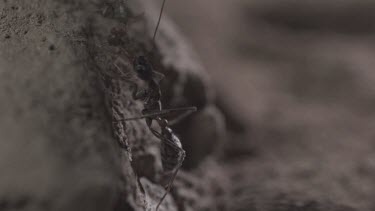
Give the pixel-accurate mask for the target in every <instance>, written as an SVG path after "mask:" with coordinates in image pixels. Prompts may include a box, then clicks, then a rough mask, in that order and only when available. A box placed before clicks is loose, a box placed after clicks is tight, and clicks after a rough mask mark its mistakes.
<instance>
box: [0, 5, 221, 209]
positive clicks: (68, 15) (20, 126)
mask: <svg viewBox="0 0 375 211" xmlns="http://www.w3.org/2000/svg"><path fill="white" fill-rule="evenodd" d="M127 3H128V2H126V1H99V0H98V1H94V0H93V1H89V0H87V1H79V2H75V1H57V0H56V1H47V0H33V1H1V2H0V11H1V16H0V31H1V37H0V39H1V42H0V49H1V51H0V76H1V79H0V80H1V82H0V87H1V89H0V99H1V101H0V114H1V115H0V116H1V118H0V138H1V142H0V171H1V174H0V210H14V209H21V210H101V211H102V210H153V209H154V207H155V205H156V204H157V203H158V201H159V199H160V197H161V195H162V194H163V193H164V189H163V188H162V186H161V185H160V184H161V183H163V181H164V182H165V180H166V179H168V177H165V176H163V174H162V168H161V164H160V155H159V144H158V140H157V139H156V138H155V137H153V136H152V135H151V133H150V132H149V131H148V129H147V127H146V125H145V123H144V121H143V120H139V121H133V122H121V123H118V122H116V123H113V120H114V119H115V118H121V117H124V116H128V117H129V116H138V115H139V114H140V111H141V109H142V102H137V101H134V100H133V99H132V98H131V92H130V90H129V86H130V85H131V84H132V83H137V84H138V85H140V86H142V83H141V81H139V80H138V79H137V78H136V77H135V76H134V74H133V69H132V60H133V58H134V57H135V56H137V55H139V54H143V55H146V56H147V58H149V59H150V61H152V63H153V65H154V66H155V68H157V70H159V71H161V72H163V73H164V74H165V75H166V79H165V80H164V81H163V92H164V91H165V98H164V100H163V101H164V105H165V107H175V106H183V105H197V106H199V108H200V109H201V110H202V111H200V112H198V113H197V114H195V115H194V116H193V117H192V118H190V119H188V120H187V122H186V121H185V122H184V121H182V122H181V123H180V126H178V127H179V128H180V129H179V130H180V131H182V132H181V138H182V140H183V141H185V143H183V144H184V145H185V144H186V145H188V146H189V148H191V150H190V151H191V152H193V151H194V150H193V149H194V148H198V147H199V148H202V147H200V146H199V145H200V143H198V142H186V140H187V139H184V138H185V137H186V138H189V139H197V140H201V139H202V140H203V141H208V142H207V143H212V142H215V140H216V139H217V137H218V136H219V135H218V127H216V126H215V125H221V124H222V123H221V122H222V119H221V117H220V115H219V117H214V118H213V117H210V116H212V112H211V111H208V110H207V109H204V108H205V107H207V106H208V105H209V106H210V107H213V108H212V109H209V110H215V109H214V107H215V106H214V105H213V91H212V90H211V88H210V86H209V82H208V78H207V76H205V73H204V72H203V69H202V68H201V66H200V65H199V63H198V62H197V61H196V60H195V59H194V58H193V56H192V55H193V54H192V52H191V50H190V49H189V45H188V44H186V43H185V42H184V41H183V38H182V37H181V36H180V35H179V33H178V32H177V31H176V30H175V29H174V27H173V24H172V23H170V22H169V21H168V20H167V19H165V20H164V21H163V23H162V26H161V28H160V35H158V36H159V37H158V42H157V44H156V46H157V48H156V49H155V50H154V51H152V52H151V51H150V50H148V49H151V46H152V43H151V40H150V36H149V32H150V30H149V27H147V25H145V23H152V20H154V19H155V18H154V17H155V16H154V14H156V13H155V12H156V10H154V9H153V7H152V6H150V4H149V3H147V2H144V3H142V2H130V3H129V5H128V4H127ZM145 8H146V9H145ZM149 11H150V13H149ZM142 12H144V15H143V16H142V15H141V16H137V15H139V14H141V13H142ZM151 16H153V17H152V18H151ZM150 20H151V22H150ZM146 21H147V22H146ZM152 27H153V26H152ZM152 27H151V28H152ZM114 106H116V109H117V110H116V111H119V112H117V113H114V112H113V110H114V109H113V108H114ZM116 115H120V116H116ZM214 116H215V115H214ZM207 118H208V120H207V121H208V122H207V124H209V125H211V128H210V129H209V130H208V131H206V133H205V134H203V136H206V137H202V136H200V137H196V136H191V135H189V134H191V133H197V132H199V129H197V128H193V127H192V128H191V129H189V128H184V125H186V124H187V125H189V124H192V123H191V122H196V121H202V119H207ZM203 121H204V120H203ZM189 122H190V123H189ZM201 129H202V128H201ZM183 131H184V132H183ZM207 137H208V139H209V140H206V139H207ZM217 140H219V139H217ZM188 143H189V144H188ZM126 144H128V145H129V147H130V149H131V154H130V149H129V150H127V149H126V148H125V147H124V146H125V145H126ZM210 148H212V147H211V146H207V145H206V149H203V151H202V152H201V153H200V154H199V153H198V155H197V157H198V158H199V159H195V158H194V159H193V158H191V159H190V158H189V159H188V163H191V166H198V165H199V164H200V163H201V162H202V159H203V157H205V156H202V154H207V152H206V151H207V150H208V152H210V151H212V150H211V149H210ZM189 156H190V152H189V153H188V157H189ZM195 156H196V155H194V157H195ZM130 158H131V159H132V160H133V161H132V162H130ZM195 174H198V173H194V172H190V173H188V172H184V171H181V175H184V176H183V179H182V178H181V177H180V176H179V177H178V178H177V180H176V184H177V185H176V188H175V189H174V190H173V193H172V194H171V195H170V196H168V197H167V198H166V200H165V203H163V205H162V207H161V209H160V210H177V209H178V208H179V209H181V210H199V209H211V208H212V207H214V206H215V203H214V201H213V200H212V198H213V195H214V194H213V193H212V192H211V186H209V185H202V186H200V187H199V185H198V186H197V184H196V185H192V184H195V183H197V182H198V179H194V178H195V177H196V176H194V175H195ZM136 175H138V177H136ZM167 176H168V175H167ZM137 178H138V179H139V182H137ZM202 178H204V176H202ZM194 181H195V182H194ZM188 187H189V192H188V193H186V191H185V192H184V190H187V188H188ZM197 187H199V188H200V189H201V190H198V189H196V188H197ZM203 199H205V200H203ZM177 207H178V208H177Z"/></svg>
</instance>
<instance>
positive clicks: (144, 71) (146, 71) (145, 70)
mask: <svg viewBox="0 0 375 211" xmlns="http://www.w3.org/2000/svg"><path fill="white" fill-rule="evenodd" d="M134 70H135V71H136V72H137V75H138V77H139V78H141V79H142V80H145V81H148V80H151V79H152V72H153V71H152V66H151V64H150V62H148V61H147V59H146V57H145V56H138V57H137V58H136V59H135V60H134Z"/></svg>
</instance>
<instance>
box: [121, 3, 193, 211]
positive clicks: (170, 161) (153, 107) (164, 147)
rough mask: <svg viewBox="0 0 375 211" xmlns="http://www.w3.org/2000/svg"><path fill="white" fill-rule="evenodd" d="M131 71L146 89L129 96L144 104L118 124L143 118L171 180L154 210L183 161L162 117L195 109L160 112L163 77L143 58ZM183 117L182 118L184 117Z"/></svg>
mask: <svg viewBox="0 0 375 211" xmlns="http://www.w3.org/2000/svg"><path fill="white" fill-rule="evenodd" d="M165 2H166V0H163V4H162V7H161V11H160V15H159V19H158V23H157V25H156V28H155V32H154V36H153V43H154V45H155V37H156V34H157V30H158V28H159V25H160V20H161V17H162V14H163V9H164V5H165ZM133 68H134V70H135V71H136V73H137V77H138V78H139V79H141V80H142V81H144V82H145V83H146V84H147V88H145V89H142V90H140V91H139V90H138V86H137V85H136V84H133V85H132V89H133V93H132V97H133V98H134V99H135V100H142V101H143V104H144V109H143V110H142V114H143V115H142V116H139V117H134V118H126V119H122V120H120V121H131V120H136V119H142V118H145V119H146V124H147V126H148V128H149V129H150V131H151V132H152V133H153V134H154V135H155V136H156V137H157V138H158V139H159V140H160V141H161V145H160V148H161V150H160V152H161V159H162V165H163V170H164V171H165V172H166V173H172V177H171V179H170V180H169V182H168V184H167V186H166V192H165V193H164V195H163V197H162V198H161V199H160V202H159V203H158V205H157V206H156V211H157V210H158V209H159V206H160V205H161V203H162V202H163V200H164V199H165V197H166V196H167V194H168V193H169V192H170V189H171V187H172V184H173V181H174V179H175V177H176V175H177V172H178V170H179V169H180V167H181V165H182V163H183V161H184V159H185V151H184V150H183V148H182V145H181V141H180V139H179V138H178V137H177V136H176V135H175V133H174V132H173V130H172V129H171V128H170V124H169V122H168V120H166V119H165V118H162V116H163V115H166V114H169V113H171V112H176V111H184V112H185V115H187V114H189V113H191V112H194V111H196V110H197V108H196V107H182V108H172V109H162V104H161V100H160V99H161V90H160V81H161V80H162V79H163V78H164V75H163V74H161V73H159V72H156V71H154V69H153V67H152V65H151V64H150V62H149V61H148V60H147V59H146V57H145V56H138V57H137V58H136V59H134V62H133ZM185 115H184V116H185ZM153 121H155V122H156V123H157V124H158V126H159V128H160V132H159V131H157V130H155V129H154V128H153V127H152V122H153Z"/></svg>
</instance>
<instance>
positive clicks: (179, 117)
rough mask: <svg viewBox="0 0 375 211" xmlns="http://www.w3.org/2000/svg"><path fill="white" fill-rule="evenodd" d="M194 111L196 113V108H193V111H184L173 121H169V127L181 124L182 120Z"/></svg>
mask: <svg viewBox="0 0 375 211" xmlns="http://www.w3.org/2000/svg"><path fill="white" fill-rule="evenodd" d="M195 111H196V108H195V110H186V111H184V113H182V114H180V115H179V116H177V117H176V118H174V119H173V120H170V121H169V125H175V124H177V123H179V122H181V121H182V120H183V119H185V118H186V117H188V116H189V115H190V114H192V113H193V112H195Z"/></svg>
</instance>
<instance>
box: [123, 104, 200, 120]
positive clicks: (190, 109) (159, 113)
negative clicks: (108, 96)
mask: <svg viewBox="0 0 375 211" xmlns="http://www.w3.org/2000/svg"><path fill="white" fill-rule="evenodd" d="M179 111H185V112H187V113H188V114H190V113H192V112H195V111H197V108H196V107H181V108H171V109H163V110H161V111H154V112H148V113H145V114H144V115H141V116H138V117H130V118H125V119H121V121H122V120H123V121H131V120H137V119H143V118H152V117H158V116H165V115H167V114H170V113H173V112H179ZM185 115H186V114H185Z"/></svg>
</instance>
